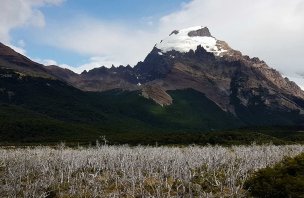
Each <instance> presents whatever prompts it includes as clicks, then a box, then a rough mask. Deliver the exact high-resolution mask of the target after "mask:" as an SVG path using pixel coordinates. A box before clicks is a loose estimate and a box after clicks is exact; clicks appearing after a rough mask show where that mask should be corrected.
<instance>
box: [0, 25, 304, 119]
mask: <svg viewBox="0 0 304 198" xmlns="http://www.w3.org/2000/svg"><path fill="white" fill-rule="evenodd" d="M1 48H2V51H1V50H0V52H1V56H0V60H1V61H4V62H3V64H2V65H5V66H6V67H9V68H12V69H14V70H17V71H24V72H25V73H31V72H32V74H35V75H40V76H42V77H48V78H57V79H60V80H62V81H64V82H66V83H68V84H70V85H72V86H74V87H76V88H78V89H80V90H82V91H89V92H105V91H109V90H125V91H130V92H132V91H139V92H141V95H142V96H143V97H145V98H149V99H152V100H153V101H155V102H156V103H157V104H159V105H161V106H168V105H169V106H170V105H172V104H173V103H174V99H173V98H172V96H171V95H170V93H169V92H170V91H175V90H187V89H193V90H195V91H197V92H200V93H202V94H204V95H205V96H206V97H207V98H208V99H209V100H211V101H212V102H214V103H215V104H216V105H217V106H218V107H219V108H220V109H221V110H223V111H225V112H229V113H231V114H233V115H235V116H236V117H238V118H239V117H241V116H244V115H248V114H253V115H256V116H258V114H259V112H260V113H263V114H265V115H266V114H267V113H268V112H269V113H270V114H271V113H272V111H273V112H295V113H296V114H299V115H302V114H303V113H304V102H303V101H304V92H303V91H302V90H301V89H300V88H299V87H298V86H297V85H296V84H295V83H294V82H291V81H289V80H288V79H287V78H283V77H282V76H281V75H280V73H279V72H278V71H276V70H274V69H272V68H270V67H269V66H268V65H267V64H266V63H265V62H264V61H261V60H259V59H258V58H250V57H249V56H246V55H243V54H242V53H241V52H239V51H237V50H234V49H232V48H231V47H229V45H228V44H227V43H226V42H224V41H220V40H217V39H216V38H215V37H213V36H212V34H211V33H210V31H209V29H208V28H207V27H202V26H199V27H192V28H187V29H183V30H175V31H173V32H172V33H171V34H170V35H169V36H168V37H167V38H165V39H164V40H162V41H161V42H160V43H158V44H156V45H155V47H154V48H153V49H152V51H151V52H150V53H149V54H148V55H147V57H146V58H145V60H144V61H142V62H139V63H138V64H137V65H135V66H134V67H130V66H126V67H124V66H120V67H112V68H105V67H100V68H95V69H93V70H90V71H85V72H83V73H81V74H76V73H74V72H72V71H70V70H67V69H63V68H60V67H57V66H46V67H45V66H42V65H40V64H37V63H34V62H32V61H31V60H29V59H27V58H26V57H23V56H22V55H19V54H14V53H13V52H12V51H10V50H6V51H5V50H3V49H4V47H3V46H1ZM5 61H9V64H8V63H6V62H5ZM0 63H1V62H0ZM252 112H254V113H252ZM269 116H271V115H269Z"/></svg>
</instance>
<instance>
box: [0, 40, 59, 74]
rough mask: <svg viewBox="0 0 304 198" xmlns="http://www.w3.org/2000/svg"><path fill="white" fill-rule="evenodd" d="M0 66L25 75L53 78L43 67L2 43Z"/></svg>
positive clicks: (0, 46) (0, 45)
mask: <svg viewBox="0 0 304 198" xmlns="http://www.w3.org/2000/svg"><path fill="white" fill-rule="evenodd" d="M0 66H1V67H4V68H10V69H13V70H16V71H19V72H22V73H23V74H26V75H32V76H40V77H45V78H55V76H53V75H51V74H50V73H49V72H48V70H47V69H46V68H45V67H44V66H43V65H41V64H39V63H36V62H34V61H32V60H30V59H29V58H27V57H25V56H23V55H21V54H19V53H17V52H15V51H14V50H13V49H11V48H9V47H8V46H6V45H4V44H2V43H0Z"/></svg>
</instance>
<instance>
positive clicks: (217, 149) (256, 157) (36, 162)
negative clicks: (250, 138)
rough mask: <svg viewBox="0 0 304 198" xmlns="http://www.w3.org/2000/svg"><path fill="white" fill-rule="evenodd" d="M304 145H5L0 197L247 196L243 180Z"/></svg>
mask: <svg viewBox="0 0 304 198" xmlns="http://www.w3.org/2000/svg"><path fill="white" fill-rule="evenodd" d="M303 151H304V146H301V145H289V146H273V145H262V146H257V145H251V146H232V147H221V146H205V147H198V146H189V147H183V148H177V147H147V146H137V147H129V146H96V147H94V148H77V149H71V148H65V147H63V146H61V147H58V148H49V147H36V148H27V149H0V197H9V198H10V197H25V198H29V197H33V198H36V197H40V198H43V197H49V198H50V197H75V198H76V197H77V198H78V197H102V198H103V197H159V198H163V197H186V198H187V197H209V198H211V197H237V198H239V197H245V196H246V193H247V192H246V191H245V190H244V188H243V185H244V182H245V181H246V180H247V178H248V177H249V176H251V174H252V173H253V172H254V171H256V170H258V169H261V168H265V167H267V166H272V165H274V164H276V163H278V162H279V161H281V160H282V159H283V158H284V157H286V156H296V155H298V154H300V153H302V152H303Z"/></svg>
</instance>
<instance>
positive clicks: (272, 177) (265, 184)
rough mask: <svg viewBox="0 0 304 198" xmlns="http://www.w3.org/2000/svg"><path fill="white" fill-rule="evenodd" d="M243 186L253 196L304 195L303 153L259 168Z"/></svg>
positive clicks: (298, 196)
mask: <svg viewBox="0 0 304 198" xmlns="http://www.w3.org/2000/svg"><path fill="white" fill-rule="evenodd" d="M245 188H246V189H247V190H248V191H249V192H250V194H251V196H254V197H274V198H275V197H291V198H300V197H304V154H301V155H299V156H297V157H295V158H287V159H285V160H284V161H283V162H281V163H279V164H277V165H275V166H274V167H267V168H264V169H261V170H259V171H258V172H256V173H255V174H254V175H253V176H252V177H251V178H249V179H248V180H247V181H246V183H245Z"/></svg>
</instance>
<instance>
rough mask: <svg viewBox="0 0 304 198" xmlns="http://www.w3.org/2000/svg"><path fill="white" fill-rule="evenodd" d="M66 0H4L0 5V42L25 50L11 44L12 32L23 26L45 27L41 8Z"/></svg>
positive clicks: (19, 50) (20, 50) (21, 50)
mask: <svg viewBox="0 0 304 198" xmlns="http://www.w3.org/2000/svg"><path fill="white" fill-rule="evenodd" d="M63 1H64V0H3V1H1V6H0V42H3V43H5V44H7V45H10V46H11V47H13V48H15V49H17V50H18V52H25V50H24V49H22V48H23V47H22V46H19V47H16V46H13V45H12V44H11V37H10V32H11V31H12V30H13V29H15V28H20V27H23V26H35V27H44V26H45V20H44V15H43V13H42V12H41V11H40V10H39V8H40V7H42V6H45V5H59V4H60V3H62V2H63Z"/></svg>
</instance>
